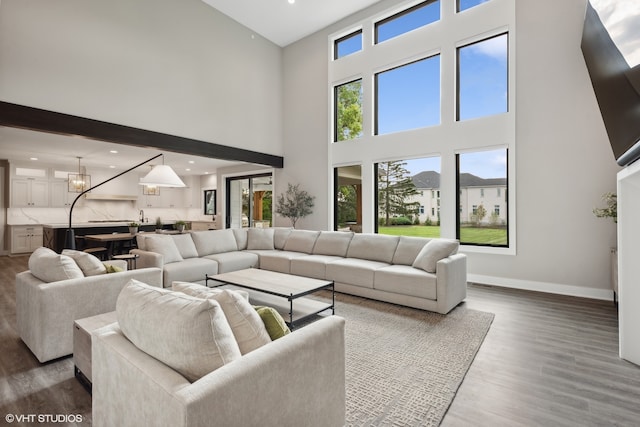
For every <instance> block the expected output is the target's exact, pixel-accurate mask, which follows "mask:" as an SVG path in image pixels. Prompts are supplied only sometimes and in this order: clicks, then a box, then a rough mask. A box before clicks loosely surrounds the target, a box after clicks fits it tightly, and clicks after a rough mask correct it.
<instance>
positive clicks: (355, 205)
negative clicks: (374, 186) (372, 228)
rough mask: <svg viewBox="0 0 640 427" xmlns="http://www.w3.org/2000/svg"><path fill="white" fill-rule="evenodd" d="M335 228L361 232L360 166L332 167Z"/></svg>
mask: <svg viewBox="0 0 640 427" xmlns="http://www.w3.org/2000/svg"><path fill="white" fill-rule="evenodd" d="M334 182H335V192H334V209H335V212H334V224H335V229H336V230H341V231H354V232H358V233H361V232H362V166H360V165H353V166H341V167H338V168H334Z"/></svg>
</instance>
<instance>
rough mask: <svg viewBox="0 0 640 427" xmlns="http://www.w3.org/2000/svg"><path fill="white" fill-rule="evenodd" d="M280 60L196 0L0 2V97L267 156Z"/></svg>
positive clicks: (277, 143) (276, 137)
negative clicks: (263, 153) (248, 150)
mask: <svg viewBox="0 0 640 427" xmlns="http://www.w3.org/2000/svg"><path fill="white" fill-rule="evenodd" d="M281 56H282V52H281V49H280V48H279V47H278V46H276V45H274V44H272V43H271V42H269V41H267V40H265V39H263V38H262V37H260V36H259V35H257V34H254V33H252V32H251V31H250V30H249V29H247V28H245V27H243V26H241V25H239V24H238V23H236V22H235V21H233V20H231V19H230V18H228V17H226V16H225V15H223V14H221V13H219V12H217V11H216V10H215V9H213V8H211V7H210V6H208V5H206V4H204V3H203V2H202V1H200V0H180V1H176V0H135V1H130V0H112V1H97V0H89V1H87V0H56V1H55V2H51V1H48V0H4V1H2V3H1V4H0V100H3V101H7V102H12V103H17V104H23V105H27V106H32V107H37V108H43V109H47V110H53V111H58V112H62V113H67V114H73V115H78V116H82V117H89V118H95V119H99V120H103V121H107V122H113V123H118V124H123V125H128V126H133V127H138V128H142V129H149V130H153V131H157V132H163V133H168V134H173V135H179V136H184V137H189V138H195V139H199V140H203V141H209V142H215V143H218V144H223V145H230V146H235V147H241V148H245V149H250V150H255V151H259V152H265V153H269V154H275V155H282V154H283V147H282V112H281V108H280V107H281V97H282V81H281V77H282V69H281V60H282V58H281Z"/></svg>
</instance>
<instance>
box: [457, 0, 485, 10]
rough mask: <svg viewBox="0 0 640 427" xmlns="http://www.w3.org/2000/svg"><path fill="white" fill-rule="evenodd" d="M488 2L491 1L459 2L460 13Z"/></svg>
mask: <svg viewBox="0 0 640 427" xmlns="http://www.w3.org/2000/svg"><path fill="white" fill-rule="evenodd" d="M488 1H489V0H458V12H462V11H463V10H467V9H471V8H472V7H475V6H478V5H480V4H482V3H486V2H488Z"/></svg>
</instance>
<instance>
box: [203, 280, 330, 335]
mask: <svg viewBox="0 0 640 427" xmlns="http://www.w3.org/2000/svg"><path fill="white" fill-rule="evenodd" d="M209 281H215V282H217V284H213V285H211V287H218V286H225V285H232V286H237V287H239V288H242V289H246V290H248V291H249V297H250V299H251V301H252V304H254V305H257V304H256V303H260V304H261V305H268V306H270V307H273V308H275V309H276V310H278V312H279V313H280V314H282V317H284V319H285V322H286V323H287V326H289V328H290V329H292V330H293V329H294V328H295V327H296V325H299V324H301V323H304V322H305V321H307V320H309V319H311V318H312V317H313V316H316V315H318V314H320V313H322V312H325V311H327V310H331V314H335V289H334V284H333V281H332V280H320V279H311V278H308V277H302V276H294V275H292V274H285V273H278V272H275V271H269V270H260V269H257V268H249V269H246V270H238V271H231V272H228V273H222V274H216V275H213V276H209V275H208V274H207V275H206V276H205V282H206V285H207V286H210V285H209ZM322 290H330V291H331V303H329V302H324V301H319V300H315V299H311V298H305V296H307V295H311V294H314V293H316V292H319V291H322ZM294 302H295V306H294ZM287 319H288V320H287Z"/></svg>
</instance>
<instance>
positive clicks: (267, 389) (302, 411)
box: [92, 316, 345, 427]
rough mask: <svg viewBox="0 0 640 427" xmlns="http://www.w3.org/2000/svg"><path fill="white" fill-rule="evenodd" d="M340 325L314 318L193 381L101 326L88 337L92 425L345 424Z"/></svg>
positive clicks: (335, 319)
mask: <svg viewBox="0 0 640 427" xmlns="http://www.w3.org/2000/svg"><path fill="white" fill-rule="evenodd" d="M344 324H345V321H344V319H343V318H341V317H338V316H331V317H328V318H324V319H321V320H318V321H317V322H315V323H312V324H310V325H308V326H305V327H303V328H300V329H298V330H296V331H295V332H293V333H291V334H288V335H286V336H284V337H282V338H279V339H277V340H275V341H273V342H271V343H269V344H266V345H264V346H262V347H260V348H258V349H256V350H254V351H251V352H250V353H247V354H245V355H244V356H242V357H241V358H239V359H237V360H234V361H232V362H230V363H228V364H226V365H224V366H222V367H220V368H218V369H216V370H214V371H213V372H211V373H209V374H207V375H205V376H204V377H202V378H200V379H198V380H197V381H195V382H193V383H190V382H189V381H187V380H186V379H185V377H183V376H182V375H180V374H179V373H178V372H177V371H175V370H173V369H172V368H170V367H168V366H167V365H165V364H163V363H161V362H160V361H158V360H157V359H155V358H153V357H151V356H149V355H148V354H146V353H145V352H143V351H141V350H140V349H138V348H137V347H136V346H135V345H134V344H133V343H131V342H130V341H129V340H128V339H127V338H126V337H125V336H124V335H123V333H122V331H121V330H120V328H119V325H118V324H112V325H109V326H105V327H104V328H102V329H99V330H97V331H96V332H94V335H93V340H92V362H93V368H92V369H93V373H92V375H93V417H92V418H93V425H94V426H95V427H102V426H115V425H117V426H123V427H126V426H158V425H166V426H174V427H178V426H205V425H209V426H224V427H230V426H231V427H233V426H239V427H240V426H242V427H251V426H265V425H270V426H307V427H314V426H317V427H332V426H343V425H344V422H345V346H344Z"/></svg>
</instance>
